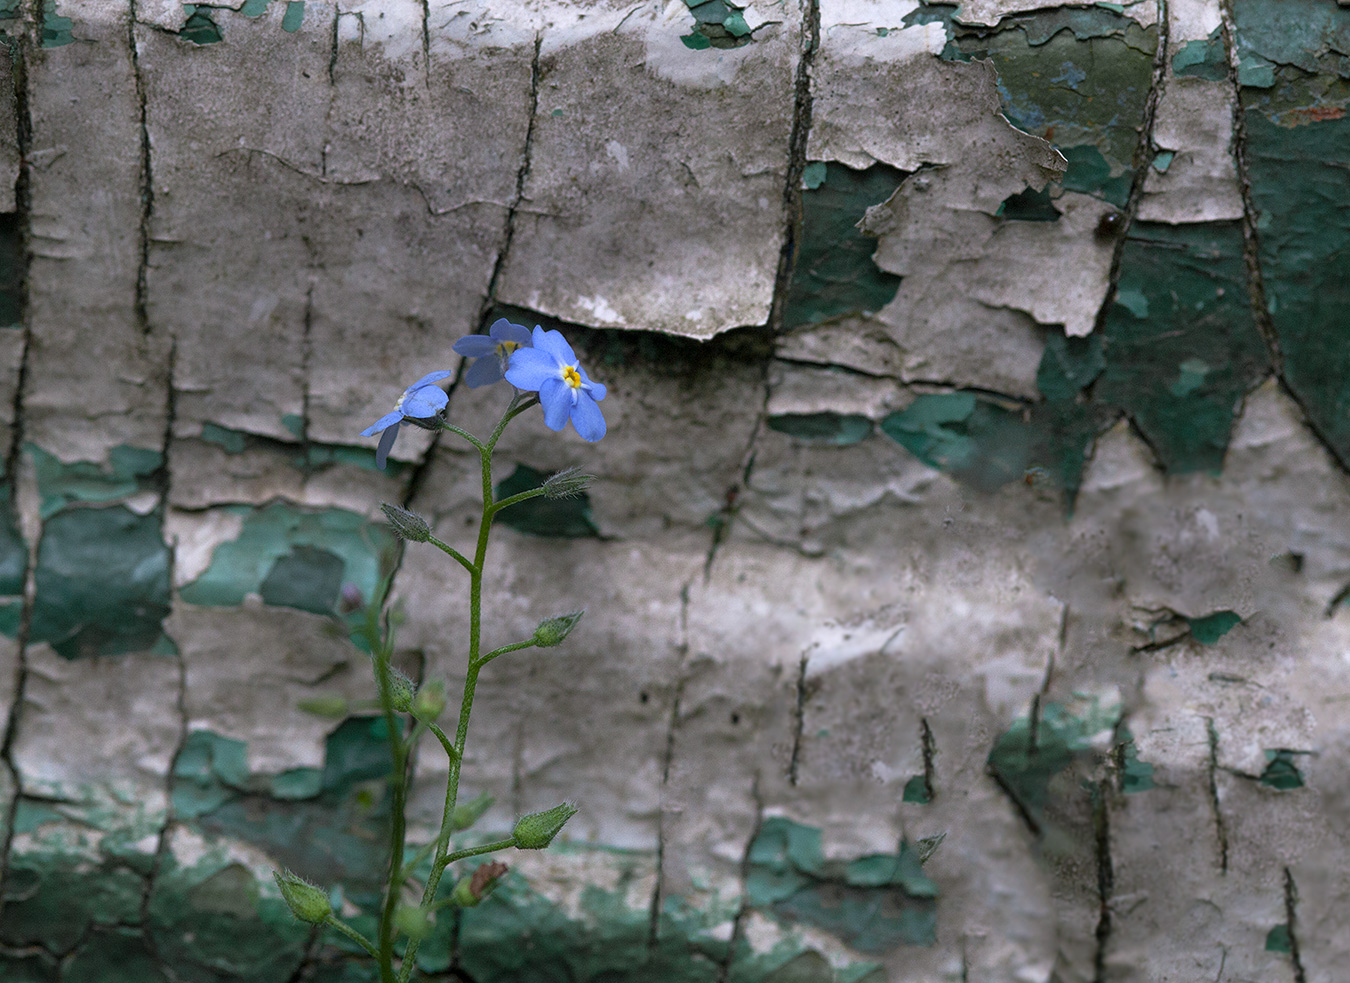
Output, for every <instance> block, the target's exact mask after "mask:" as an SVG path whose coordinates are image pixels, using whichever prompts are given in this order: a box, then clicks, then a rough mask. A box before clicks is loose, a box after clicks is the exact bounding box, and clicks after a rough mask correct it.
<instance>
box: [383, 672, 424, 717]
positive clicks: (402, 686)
mask: <svg viewBox="0 0 1350 983" xmlns="http://www.w3.org/2000/svg"><path fill="white" fill-rule="evenodd" d="M416 695H417V686H416V684H415V683H413V681H412V680H411V679H409V678H408V677H407V676H405V675H403V673H401V672H399V671H398V670H397V669H395V668H394V667H393V666H390V667H389V703H390V705H391V706H392V707H393V708H394V709H395V710H396V711H398V712H399V713H408V712H409V711H411V710H412V706H413V698H414V697H416Z"/></svg>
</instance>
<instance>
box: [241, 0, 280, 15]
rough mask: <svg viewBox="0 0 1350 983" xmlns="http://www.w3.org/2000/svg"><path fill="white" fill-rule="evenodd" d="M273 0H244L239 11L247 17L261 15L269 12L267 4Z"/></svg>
mask: <svg viewBox="0 0 1350 983" xmlns="http://www.w3.org/2000/svg"><path fill="white" fill-rule="evenodd" d="M271 2H272V0H244V5H243V6H242V7H240V8H239V12H240V13H241V14H243V15H244V16H245V17H261V16H262V15H263V14H265V13H267V5H268V4H269V3H271Z"/></svg>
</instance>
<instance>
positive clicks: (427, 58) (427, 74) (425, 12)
mask: <svg viewBox="0 0 1350 983" xmlns="http://www.w3.org/2000/svg"><path fill="white" fill-rule="evenodd" d="M538 50H539V49H538V47H537V46H536V48H535V54H536V62H537V60H538ZM422 84H423V86H424V87H425V88H427V89H430V88H431V4H430V2H429V0H422ZM531 121H533V116H531Z"/></svg>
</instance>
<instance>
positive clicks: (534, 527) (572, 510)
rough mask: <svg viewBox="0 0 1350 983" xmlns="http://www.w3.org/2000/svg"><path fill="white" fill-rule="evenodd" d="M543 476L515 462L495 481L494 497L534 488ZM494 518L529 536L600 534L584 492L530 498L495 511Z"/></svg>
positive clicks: (561, 537)
mask: <svg viewBox="0 0 1350 983" xmlns="http://www.w3.org/2000/svg"><path fill="white" fill-rule="evenodd" d="M546 478H548V472H545V471H536V470H535V469H534V468H532V467H530V466H529V465H526V464H517V465H516V469H515V471H513V472H511V476H510V477H509V478H507V479H506V480H505V481H503V482H501V483H500V484H498V485H497V488H496V495H497V498H498V499H503V498H509V497H510V496H512V495H518V494H520V493H521V492H525V491H529V490H531V489H532V488H538V487H539V486H540V485H542V484H543V483H544V480H545V479H546ZM496 521H497V522H500V523H501V524H502V525H504V526H508V527H509V528H511V529H514V530H515V531H516V532H523V533H526V534H527V535H530V536H546V537H549V538H557V539H585V538H589V537H594V536H599V535H600V530H598V529H597V528H596V527H595V523H594V522H592V521H591V497H590V496H589V495H588V494H586V493H585V492H582V493H581V494H580V495H578V496H576V497H575V498H562V499H548V498H543V497H540V498H532V499H529V500H528V501H524V502H521V503H520V504H519V505H512V506H511V507H510V508H509V509H506V510H505V511H503V512H500V513H498V517H497V519H496Z"/></svg>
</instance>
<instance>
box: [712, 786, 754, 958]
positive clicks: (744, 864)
mask: <svg viewBox="0 0 1350 983" xmlns="http://www.w3.org/2000/svg"><path fill="white" fill-rule="evenodd" d="M750 795H751V797H752V798H753V799H754V801H755V824H754V826H753V828H751V830H750V835H749V836H748V837H746V840H745V852H744V853H742V854H741V871H740V878H741V903H740V905H739V906H738V907H737V908H736V915H735V917H733V918H732V920H731V938H730V939H728V940H727V955H726V959H724V960H723V961H722V965H721V966H719V967H718V971H717V983H727V980H728V979H729V977H730V976H731V967H732V964H733V963H734V962H735V961H736V949H737V947H738V946H739V945H740V944H741V942H743V941H744V939H745V916H746V915H747V914H749V912H750V894H749V891H748V890H747V889H746V885H747V884H748V883H749V882H750V871H751V866H750V857H751V851H752V849H753V848H754V845H755V841H756V840H758V839H759V834H760V832H761V831H762V830H763V829H764V799H763V797H762V796H761V795H760V793H759V775H758V774H756V775H755V777H754V780H753V781H752V782H751V784H750Z"/></svg>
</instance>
